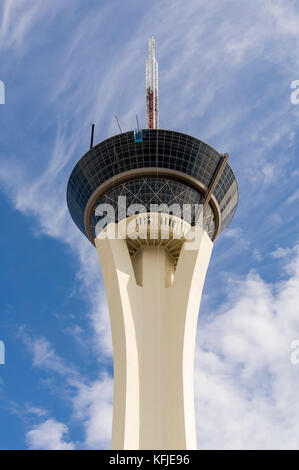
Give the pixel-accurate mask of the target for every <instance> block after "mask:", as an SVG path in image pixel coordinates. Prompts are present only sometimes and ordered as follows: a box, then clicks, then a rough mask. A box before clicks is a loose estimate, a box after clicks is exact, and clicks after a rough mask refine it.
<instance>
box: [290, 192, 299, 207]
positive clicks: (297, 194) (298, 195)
mask: <svg viewBox="0 0 299 470" xmlns="http://www.w3.org/2000/svg"><path fill="white" fill-rule="evenodd" d="M298 199H299V189H297V190H296V191H295V192H294V193H293V194H292V195H291V196H290V197H289V198H288V199H287V203H288V204H291V203H292V202H295V201H297V200H298Z"/></svg>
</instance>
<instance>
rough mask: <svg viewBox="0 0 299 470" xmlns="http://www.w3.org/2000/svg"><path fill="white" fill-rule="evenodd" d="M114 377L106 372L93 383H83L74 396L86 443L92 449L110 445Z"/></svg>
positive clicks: (77, 415) (75, 410)
mask: <svg viewBox="0 0 299 470" xmlns="http://www.w3.org/2000/svg"><path fill="white" fill-rule="evenodd" d="M112 396H113V379H112V377H110V376H108V375H106V374H104V375H103V377H102V378H101V379H100V380H97V381H95V382H94V383H92V384H91V385H88V386H86V385H82V386H81V387H80V388H79V391H78V393H77V395H76V396H75V397H74V400H73V405H74V413H75V417H76V418H77V419H80V420H81V421H82V422H83V425H84V428H85V444H86V446H87V447H88V448H91V449H101V448H109V447H110V439H111V430H112Z"/></svg>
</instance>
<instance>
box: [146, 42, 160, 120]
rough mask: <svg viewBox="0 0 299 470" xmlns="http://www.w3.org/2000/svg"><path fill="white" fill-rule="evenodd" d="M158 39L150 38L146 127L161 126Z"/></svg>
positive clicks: (147, 61) (147, 67)
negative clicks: (157, 56)
mask: <svg viewBox="0 0 299 470" xmlns="http://www.w3.org/2000/svg"><path fill="white" fill-rule="evenodd" d="M155 48H156V41H155V39H154V37H153V36H152V37H150V38H149V40H148V58H147V60H146V82H145V94H146V128H147V129H158V128H159V99H158V62H157V60H156V58H155Z"/></svg>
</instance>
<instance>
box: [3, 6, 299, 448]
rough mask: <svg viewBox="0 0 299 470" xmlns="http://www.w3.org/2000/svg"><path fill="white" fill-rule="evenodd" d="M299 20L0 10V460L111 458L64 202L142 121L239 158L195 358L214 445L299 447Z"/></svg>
mask: <svg viewBox="0 0 299 470" xmlns="http://www.w3.org/2000/svg"><path fill="white" fill-rule="evenodd" d="M298 22H299V11H298V8H296V2H295V1H292V0H289V1H288V2H285V1H283V0H254V1H252V2H247V1H240V0H226V1H225V2H223V1H220V0H211V1H209V2H205V1H203V0H202V1H201V0H190V1H189V2H186V1H183V0H159V1H157V0H154V1H152V2H150V3H149V2H143V1H138V2H137V1H132V0H128V1H127V2H121V1H120V0H118V1H113V0H110V1H103V0H102V1H101V2H98V1H96V0H86V1H85V2H82V1H79V0H68V1H66V2H60V1H58V0H51V1H43V2H42V1H39V0H18V1H16V0H2V2H1V5H0V80H2V81H3V82H4V83H5V88H6V103H5V105H0V123H1V131H0V208H1V216H2V219H1V220H2V224H1V230H0V240H1V244H0V247H1V248H0V250H1V267H2V269H1V274H0V276H1V279H0V281H1V282H0V285H1V295H0V340H2V341H4V343H5V346H6V364H5V365H0V448H2V449H18V448H20V449H24V448H26V449H27V448H32V449H45V448H47V449H56V448H60V449H64V448H66V449H72V448H77V449H93V448H108V447H109V440H110V435H111V411H112V384H113V379H112V352H111V351H112V350H111V337H110V330H109V318H108V313H107V307H106V300H105V293H104V289H103V283H102V278H101V272H100V267H99V265H98V261H97V256H96V252H95V250H94V248H93V247H92V246H91V244H90V243H89V242H88V241H87V240H86V239H84V237H83V236H82V234H81V233H80V232H79V231H78V229H77V228H76V227H75V226H74V224H73V223H72V221H71V219H70V216H69V214H68V212H67V208H66V201H65V191H66V184H67V180H68V177H69V174H70V172H71V170H72V168H73V166H74V164H75V163H76V162H77V160H78V159H79V158H80V157H81V156H82V155H83V154H84V153H85V152H86V150H87V149H88V145H89V135H90V124H91V122H95V123H96V130H95V141H96V142H97V141H100V140H102V139H104V138H106V137H109V136H110V135H112V134H115V133H117V125H116V123H115V120H114V115H115V113H117V114H118V116H119V119H120V122H121V125H122V127H123V129H124V130H131V129H132V128H134V127H135V114H136V113H138V115H139V119H140V122H144V118H145V115H144V81H145V59H146V53H147V38H148V37H149V36H151V35H154V36H155V38H156V41H157V46H158V49H157V58H158V61H159V94H160V127H161V128H166V129H175V130H181V131H182V132H186V133H188V134H190V135H193V136H196V137H198V138H200V139H202V140H204V141H206V142H208V143H209V144H210V145H212V146H213V147H215V148H216V149H217V150H219V151H220V152H223V153H224V152H229V153H230V155H231V156H230V165H231V166H232V168H233V170H234V172H235V174H236V176H237V179H238V184H239V190H240V199H239V207H238V210H237V213H236V216H235V218H234V220H233V222H232V224H231V225H230V227H229V228H228V229H227V230H226V232H225V233H224V234H223V235H222V236H221V237H220V238H219V239H218V240H217V242H216V243H215V247H214V251H213V255H212V260H211V263H210V267H209V271H208V275H207V279H206V284H205V290H204V296H203V300H202V305H201V310H200V317H199V326H198V336H197V353H196V374H195V376H196V415H197V426H198V446H199V448H212V449H219V448H240V449H245V448H262V449H264V448H281V449H283V448H294V449H296V448H297V449H298V448H299V426H298V422H299V405H298V397H297V389H298V382H299V364H298V365H297V366H296V365H294V364H292V363H291V360H290V356H291V352H292V350H291V343H292V341H294V340H296V339H299V307H298V306H299V245H298V227H299V217H298V201H299V190H298V178H299V169H298V157H297V154H298V150H299V137H298V128H299V126H298V125H299V105H298V106H296V105H294V104H291V101H290V95H291V91H292V90H291V89H290V84H291V82H292V81H293V80H296V79H299V58H298V57H299V56H298V50H299V30H298Z"/></svg>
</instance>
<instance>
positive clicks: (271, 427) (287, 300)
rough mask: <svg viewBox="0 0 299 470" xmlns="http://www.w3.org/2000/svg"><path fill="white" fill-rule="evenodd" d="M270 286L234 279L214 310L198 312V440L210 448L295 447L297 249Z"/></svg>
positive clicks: (298, 409) (298, 415) (298, 416)
mask: <svg viewBox="0 0 299 470" xmlns="http://www.w3.org/2000/svg"><path fill="white" fill-rule="evenodd" d="M285 269H286V273H288V274H289V277H288V278H287V279H286V280H284V281H283V282H279V283H276V284H271V283H267V282H265V281H263V280H262V279H261V278H260V276H259V275H258V274H256V273H254V272H252V273H250V274H249V275H248V276H247V277H246V278H245V279H241V280H240V279H239V280H238V279H235V280H232V281H231V283H230V284H229V286H228V296H229V300H228V302H227V304H225V305H223V306H222V307H221V308H220V311H219V312H218V313H216V314H214V315H213V316H211V317H209V319H208V320H205V318H204V317H201V318H200V323H199V333H198V336H199V347H198V350H197V360H196V379H197V384H196V403H197V424H198V441H199V447H200V448H209V449H219V448H222V449H298V446H299V433H298V422H299V406H298V399H297V388H298V373H299V368H298V367H297V368H296V366H294V365H292V364H291V360H290V356H291V343H292V341H293V340H294V339H298V338H299V315H298V305H299V247H298V246H296V247H295V248H294V249H293V258H292V259H291V260H290V261H289V263H288V265H287V266H286V267H285Z"/></svg>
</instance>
